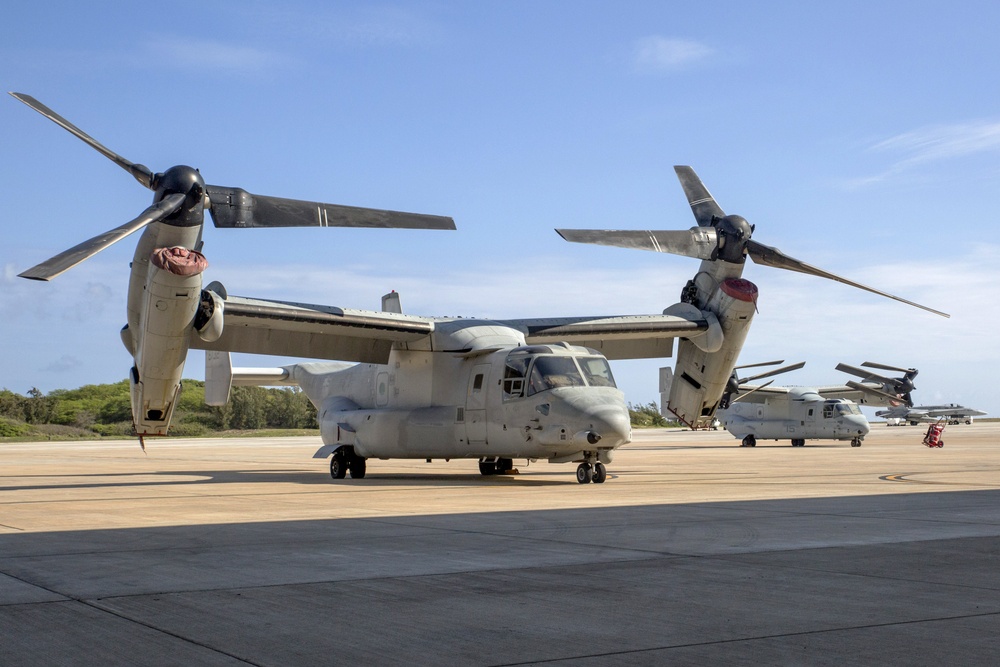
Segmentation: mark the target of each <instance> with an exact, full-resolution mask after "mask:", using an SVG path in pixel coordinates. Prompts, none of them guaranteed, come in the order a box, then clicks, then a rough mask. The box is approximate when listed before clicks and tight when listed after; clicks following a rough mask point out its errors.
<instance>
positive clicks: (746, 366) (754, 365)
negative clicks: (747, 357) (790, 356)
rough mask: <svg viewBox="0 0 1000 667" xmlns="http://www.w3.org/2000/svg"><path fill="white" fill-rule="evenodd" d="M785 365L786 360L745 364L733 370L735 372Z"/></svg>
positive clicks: (734, 367)
mask: <svg viewBox="0 0 1000 667" xmlns="http://www.w3.org/2000/svg"><path fill="white" fill-rule="evenodd" d="M783 363H785V360H784V359H780V360H778V361H762V362H760V363H759V364H744V365H742V366H733V370H734V371H735V370H739V369H741V368H757V367H758V366H776V365H778V364H783Z"/></svg>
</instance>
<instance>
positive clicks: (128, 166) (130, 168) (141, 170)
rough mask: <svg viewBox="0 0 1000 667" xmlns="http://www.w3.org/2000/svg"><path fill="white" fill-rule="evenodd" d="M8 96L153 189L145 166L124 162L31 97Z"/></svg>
mask: <svg viewBox="0 0 1000 667" xmlns="http://www.w3.org/2000/svg"><path fill="white" fill-rule="evenodd" d="M10 94H11V96H13V97H14V98H15V99H17V100H19V101H21V102H23V103H25V104H27V105H28V106H29V107H31V108H32V109H34V110H35V111H37V112H38V113H40V114H42V115H43V116H45V117H46V118H48V119H49V120H51V121H52V122H54V123H55V124H56V125H59V126H60V127H62V128H63V129H64V130H67V131H68V132H70V133H71V134H73V135H74V136H76V137H77V138H78V139H81V140H82V141H84V142H85V143H86V144H87V145H89V146H90V147H91V148H93V149H94V150H96V151H97V152H98V153H100V154H101V155H103V156H104V157H106V158H108V159H109V160H111V161H112V162H114V163H115V164H117V165H118V166H119V167H121V168H122V169H124V170H125V171H127V172H128V173H130V174H132V177H133V178H134V179H135V180H137V181H139V182H140V183H142V184H143V185H144V186H145V187H147V188H149V189H150V190H152V189H154V188H153V172H152V171H150V169H149V167H147V166H146V165H143V164H137V163H135V162H132V161H130V160H126V159H125V158H123V157H122V156H121V155H118V153H115V152H114V151H113V150H111V149H109V148H108V147H106V146H105V145H104V144H102V143H101V142H99V141H97V139H94V138H93V137H92V136H90V135H89V134H87V133H86V132H84V131H83V130H81V129H80V128H78V127H77V126H76V125H74V124H73V123H71V122H69V121H68V120H66V119H65V118H63V117H62V116H60V115H59V114H57V113H56V112H55V111H53V110H52V109H50V108H48V107H47V106H45V105H44V104H42V103H41V102H39V101H38V100H36V99H35V98H34V97H32V96H31V95H26V94H24V93H13V92H12V93H10Z"/></svg>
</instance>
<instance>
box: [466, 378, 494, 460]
mask: <svg viewBox="0 0 1000 667" xmlns="http://www.w3.org/2000/svg"><path fill="white" fill-rule="evenodd" d="M489 379H490V364H477V365H476V366H474V367H473V369H472V374H471V375H470V376H469V387H468V390H467V392H466V395H465V438H466V441H467V442H468V443H469V444H470V445H485V444H486V387H487V383H488V382H489Z"/></svg>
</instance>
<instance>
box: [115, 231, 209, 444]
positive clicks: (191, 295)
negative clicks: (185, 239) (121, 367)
mask: <svg viewBox="0 0 1000 667" xmlns="http://www.w3.org/2000/svg"><path fill="white" fill-rule="evenodd" d="M207 264H208V263H207V262H206V261H205V257H204V256H203V255H202V254H201V253H199V252H197V251H194V250H188V249H186V248H183V247H173V248H159V249H157V250H155V251H154V252H153V254H152V256H151V257H150V262H149V268H148V272H147V276H146V285H145V289H144V292H143V298H142V304H141V306H140V309H139V325H140V326H139V331H138V332H132V334H131V337H132V342H133V346H134V349H135V366H134V367H133V369H132V373H131V384H132V415H133V418H134V420H135V430H136V433H137V434H138V435H166V434H167V427H168V426H169V425H170V418H171V416H172V415H173V411H174V407H175V405H176V403H177V397H178V394H179V393H180V385H181V376H182V374H183V373H184V361H185V360H186V358H187V351H188V336H189V333H190V329H191V327H192V325H193V323H194V317H195V312H196V311H197V309H198V306H199V302H200V298H199V297H200V294H201V272H202V271H203V270H204V268H205V267H206V266H207Z"/></svg>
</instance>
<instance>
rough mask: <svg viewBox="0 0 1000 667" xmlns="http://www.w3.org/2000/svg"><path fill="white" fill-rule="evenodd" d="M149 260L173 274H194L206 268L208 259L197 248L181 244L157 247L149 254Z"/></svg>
mask: <svg viewBox="0 0 1000 667" xmlns="http://www.w3.org/2000/svg"><path fill="white" fill-rule="evenodd" d="M149 261H151V262H152V263H153V266H155V267H156V268H158V269H163V270H164V271H169V272H170V273H172V274H174V275H175V276H196V275H198V274H199V273H201V272H202V271H204V270H205V269H207V268H208V260H207V259H205V256H204V255H202V254H201V253H200V252H198V251H197V250H188V249H187V248H184V247H182V246H179V245H178V246H174V247H173V248H157V249H156V250H154V251H153V254H152V255H150V256H149Z"/></svg>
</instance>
